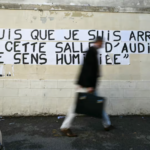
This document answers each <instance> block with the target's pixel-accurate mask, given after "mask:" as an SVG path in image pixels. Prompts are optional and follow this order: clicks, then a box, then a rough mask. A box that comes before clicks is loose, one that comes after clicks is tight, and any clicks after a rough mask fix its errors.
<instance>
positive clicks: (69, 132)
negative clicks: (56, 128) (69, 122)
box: [60, 129, 77, 137]
mask: <svg viewBox="0 0 150 150" xmlns="http://www.w3.org/2000/svg"><path fill="white" fill-rule="evenodd" d="M60 131H61V133H62V135H63V136H68V137H77V135H76V134H73V133H72V131H71V129H60Z"/></svg>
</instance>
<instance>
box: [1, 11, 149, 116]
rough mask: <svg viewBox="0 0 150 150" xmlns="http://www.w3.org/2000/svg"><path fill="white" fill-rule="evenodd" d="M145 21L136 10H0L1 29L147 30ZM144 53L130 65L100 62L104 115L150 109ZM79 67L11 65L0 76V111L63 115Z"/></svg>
mask: <svg viewBox="0 0 150 150" xmlns="http://www.w3.org/2000/svg"><path fill="white" fill-rule="evenodd" d="M4 14H5V15H4ZM49 17H52V18H53V20H51V19H49ZM43 19H45V21H44V22H43V21H42V20H43ZM149 26H150V17H149V15H148V14H140V13H136V14H135V13H132V14H130V13H105V12H101V13H100V12H82V11H78V12H76V11H75V12H74V11H34V10H5V9H3V10H0V28H22V29H34V28H38V29H74V28H75V29H99V30H108V29H109V30H149ZM149 57H150V56H149V55H144V54H143V55H131V58H130V60H131V65H128V66H103V70H102V72H103V73H102V75H103V76H102V79H101V80H102V82H101V83H100V85H99V87H98V89H99V90H98V92H100V94H101V95H103V96H106V97H107V98H108V101H107V103H108V105H107V111H108V113H109V114H111V115H118V114H119V115H120V114H150V109H149V104H150V100H149V98H150V92H149V88H150V86H149V85H150V84H149V83H150V75H149V74H150V71H149V62H150V61H149V60H150V58H149ZM78 69H79V66H52V65H43V66H40V65H14V76H11V77H10V76H9V77H7V76H5V77H1V80H0V115H44V114H65V113H66V112H67V110H68V107H69V106H70V104H71V102H72V100H73V98H74V96H75V94H74V92H75V85H74V80H75V79H76V75H77V73H78ZM4 70H5V74H7V73H9V72H11V73H13V71H12V65H4Z"/></svg>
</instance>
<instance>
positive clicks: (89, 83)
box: [60, 37, 112, 137]
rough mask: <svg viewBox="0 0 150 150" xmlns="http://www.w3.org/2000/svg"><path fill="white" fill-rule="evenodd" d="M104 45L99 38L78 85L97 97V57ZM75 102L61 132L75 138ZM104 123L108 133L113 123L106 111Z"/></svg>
mask: <svg viewBox="0 0 150 150" xmlns="http://www.w3.org/2000/svg"><path fill="white" fill-rule="evenodd" d="M102 45H103V38H102V37H97V39H96V40H95V42H94V46H92V47H90V48H89V50H88V51H87V54H86V57H85V60H84V64H83V66H82V69H81V72H80V74H79V78H78V81H77V84H78V85H79V86H80V87H81V88H83V89H86V91H87V92H88V93H93V94H94V95H96V85H97V79H98V77H99V76H100V70H99V63H98V57H97V50H98V49H99V48H101V47H102ZM75 107H76V105H75V101H74V104H73V105H72V107H71V109H70V110H69V112H68V114H67V116H66V118H65V120H64V122H63V124H62V126H61V128H60V129H61V132H62V133H63V134H64V135H66V136H69V137H75V136H77V135H75V134H73V133H72V131H71V129H70V127H71V123H72V121H73V119H74V117H75V116H76V114H75ZM102 123H103V126H104V129H105V130H106V131H109V130H110V128H111V127H112V126H111V122H110V119H109V116H108V115H107V113H106V112H105V111H103V114H102Z"/></svg>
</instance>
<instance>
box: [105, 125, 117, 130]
mask: <svg viewBox="0 0 150 150" xmlns="http://www.w3.org/2000/svg"><path fill="white" fill-rule="evenodd" d="M113 129H115V127H114V126H113V125H110V126H108V127H107V128H104V130H105V131H110V130H113Z"/></svg>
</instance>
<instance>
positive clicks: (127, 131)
mask: <svg viewBox="0 0 150 150" xmlns="http://www.w3.org/2000/svg"><path fill="white" fill-rule="evenodd" d="M4 119H5V120H1V119H0V120H1V121H0V129H1V131H2V133H3V141H4V144H5V147H6V150H150V116H145V117H143V118H142V116H128V117H119V116H118V117H111V120H112V123H113V124H114V125H115V126H116V128H117V129H115V130H112V131H110V132H105V131H104V130H103V127H102V124H101V120H99V119H95V118H91V117H76V119H75V120H74V123H73V128H72V130H73V131H74V132H75V133H77V134H78V135H79V137H77V138H68V137H62V136H61V134H60V132H59V127H60V125H61V123H62V121H63V119H59V120H58V119H57V117H56V116H55V117H19V118H4Z"/></svg>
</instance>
